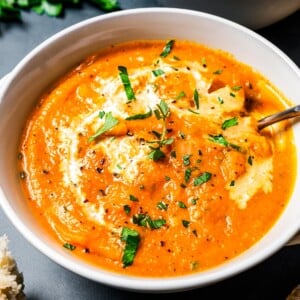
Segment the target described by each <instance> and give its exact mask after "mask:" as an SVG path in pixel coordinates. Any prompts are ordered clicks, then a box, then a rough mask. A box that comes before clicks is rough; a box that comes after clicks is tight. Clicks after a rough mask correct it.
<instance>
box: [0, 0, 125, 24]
mask: <svg viewBox="0 0 300 300" xmlns="http://www.w3.org/2000/svg"><path fill="white" fill-rule="evenodd" d="M82 2H83V0H68V1H63V0H61V1H51V0H1V1H0V22H1V21H4V22H12V21H17V22H19V21H21V17H22V16H21V11H22V10H27V11H28V10H32V11H34V12H35V13H37V14H39V15H42V14H46V15H48V16H50V17H59V16H61V15H62V14H63V12H64V8H65V7H67V6H69V5H75V6H78V7H79V6H80V5H81V4H82ZM89 2H90V3H92V4H93V5H95V6H96V7H98V8H99V9H102V10H105V11H113V10H116V9H119V8H120V5H119V3H118V1H117V0H89Z"/></svg>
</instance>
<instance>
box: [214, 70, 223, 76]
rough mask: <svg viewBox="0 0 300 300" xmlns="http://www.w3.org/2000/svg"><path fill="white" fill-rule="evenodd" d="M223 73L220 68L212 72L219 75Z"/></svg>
mask: <svg viewBox="0 0 300 300" xmlns="http://www.w3.org/2000/svg"><path fill="white" fill-rule="evenodd" d="M222 73H223V70H222V69H219V70H216V71H214V72H213V74H216V75H220V74H222Z"/></svg>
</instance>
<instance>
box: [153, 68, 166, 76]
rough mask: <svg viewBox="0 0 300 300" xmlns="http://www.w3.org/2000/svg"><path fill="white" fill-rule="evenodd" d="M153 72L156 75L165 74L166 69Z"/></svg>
mask: <svg viewBox="0 0 300 300" xmlns="http://www.w3.org/2000/svg"><path fill="white" fill-rule="evenodd" d="M152 73H153V75H154V76H155V77H158V76H161V75H163V74H165V72H164V70H162V69H157V70H153V71H152Z"/></svg>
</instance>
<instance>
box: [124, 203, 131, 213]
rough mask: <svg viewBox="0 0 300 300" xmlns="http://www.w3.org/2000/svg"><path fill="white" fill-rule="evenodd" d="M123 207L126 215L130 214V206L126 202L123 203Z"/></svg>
mask: <svg viewBox="0 0 300 300" xmlns="http://www.w3.org/2000/svg"><path fill="white" fill-rule="evenodd" d="M123 208H124V211H125V213H126V215H129V214H130V211H131V208H130V206H129V205H127V204H125V205H124V206H123Z"/></svg>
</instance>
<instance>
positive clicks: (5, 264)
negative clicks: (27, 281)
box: [0, 235, 25, 300]
mask: <svg viewBox="0 0 300 300" xmlns="http://www.w3.org/2000/svg"><path fill="white" fill-rule="evenodd" d="M23 288H24V285H23V275H22V274H21V273H19V271H18V268H17V264H16V262H15V260H14V258H13V257H12V255H11V253H10V252H9V250H8V238H7V236H5V235H4V236H0V300H24V299H25V295H24V293H23Z"/></svg>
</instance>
